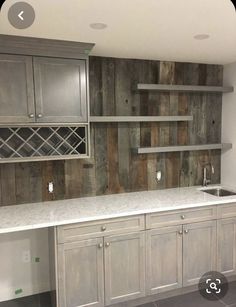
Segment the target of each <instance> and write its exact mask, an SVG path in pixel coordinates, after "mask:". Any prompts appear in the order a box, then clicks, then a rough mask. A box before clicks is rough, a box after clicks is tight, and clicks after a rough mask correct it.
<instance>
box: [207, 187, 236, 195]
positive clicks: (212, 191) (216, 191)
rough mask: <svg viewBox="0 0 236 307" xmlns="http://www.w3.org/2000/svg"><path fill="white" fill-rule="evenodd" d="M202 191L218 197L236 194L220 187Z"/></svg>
mask: <svg viewBox="0 0 236 307" xmlns="http://www.w3.org/2000/svg"><path fill="white" fill-rule="evenodd" d="M202 192H204V193H208V194H211V195H214V196H218V197H222V196H231V195H236V193H235V192H232V191H228V190H225V189H221V188H214V189H208V190H202Z"/></svg>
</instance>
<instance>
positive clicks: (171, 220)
mask: <svg viewBox="0 0 236 307" xmlns="http://www.w3.org/2000/svg"><path fill="white" fill-rule="evenodd" d="M216 217H217V211H216V207H215V206H211V207H207V208H204V209H203V208H201V209H190V210H189V209H187V210H178V211H173V212H161V213H152V214H148V215H147V216H146V225H147V228H148V229H151V228H156V227H160V226H171V225H178V224H187V223H194V222H201V221H207V220H212V219H216Z"/></svg>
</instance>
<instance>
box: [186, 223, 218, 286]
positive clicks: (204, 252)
mask: <svg viewBox="0 0 236 307" xmlns="http://www.w3.org/2000/svg"><path fill="white" fill-rule="evenodd" d="M216 250H217V248H216V221H209V222H202V223H194V224H189V225H184V226H183V286H184V287H186V286H191V285H195V284H197V283H198V282H199V279H200V278H201V277H202V275H203V274H205V273H206V272H209V271H215V270H216Z"/></svg>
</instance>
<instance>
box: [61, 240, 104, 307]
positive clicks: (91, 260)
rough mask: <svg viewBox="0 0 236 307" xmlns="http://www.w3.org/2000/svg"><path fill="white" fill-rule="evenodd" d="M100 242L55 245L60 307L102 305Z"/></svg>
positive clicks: (89, 241)
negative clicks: (56, 247) (56, 248)
mask: <svg viewBox="0 0 236 307" xmlns="http://www.w3.org/2000/svg"><path fill="white" fill-rule="evenodd" d="M102 243H103V239H91V240H86V241H80V242H76V243H68V244H60V245H58V290H59V291H58V296H59V298H58V299H59V304H58V305H59V306H60V307H78V306H103V305H104V304H103V303H104V278H103V248H102Z"/></svg>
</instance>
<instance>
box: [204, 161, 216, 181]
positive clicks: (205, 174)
mask: <svg viewBox="0 0 236 307" xmlns="http://www.w3.org/2000/svg"><path fill="white" fill-rule="evenodd" d="M207 166H210V168H211V174H214V172H215V169H214V166H213V165H212V164H211V163H206V164H205V166H204V168H203V182H202V185H203V186H204V187H207V185H208V184H209V183H211V179H207Z"/></svg>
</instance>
